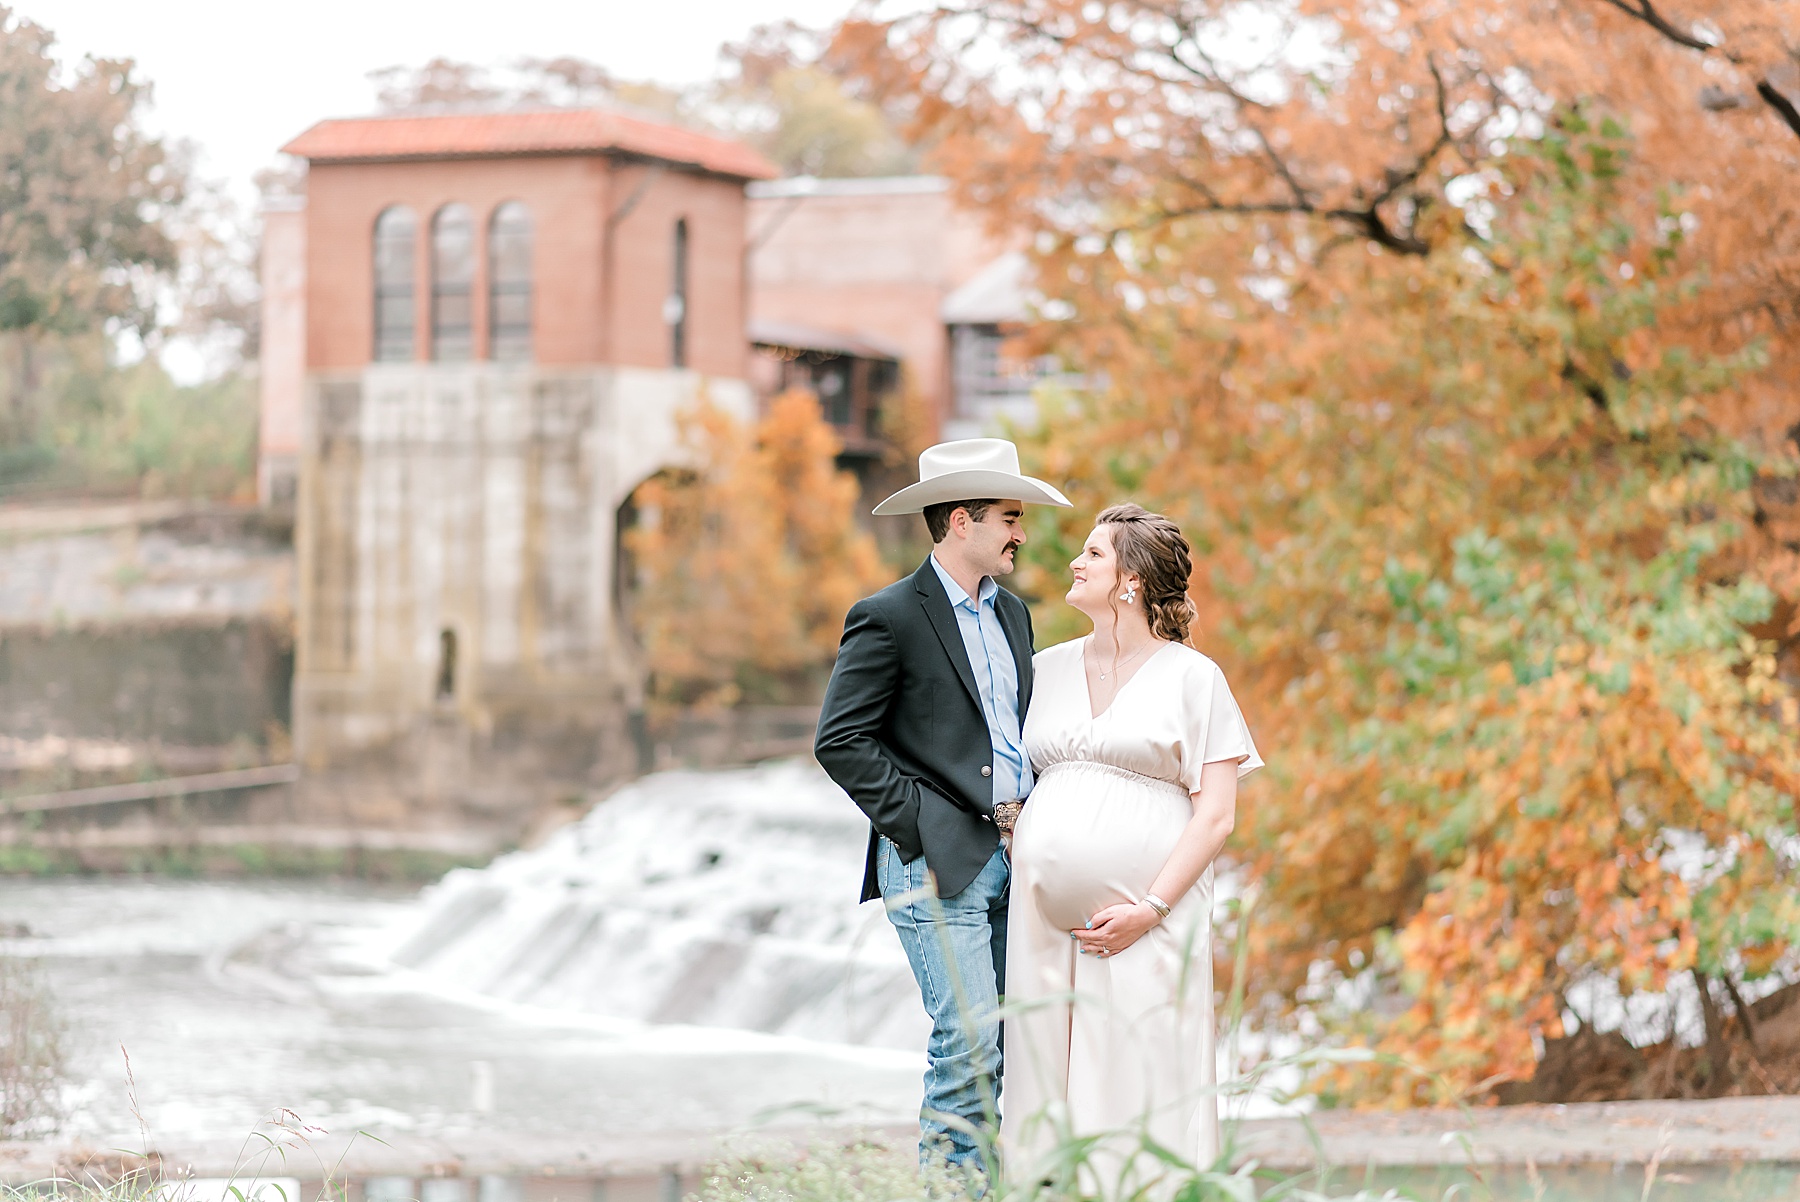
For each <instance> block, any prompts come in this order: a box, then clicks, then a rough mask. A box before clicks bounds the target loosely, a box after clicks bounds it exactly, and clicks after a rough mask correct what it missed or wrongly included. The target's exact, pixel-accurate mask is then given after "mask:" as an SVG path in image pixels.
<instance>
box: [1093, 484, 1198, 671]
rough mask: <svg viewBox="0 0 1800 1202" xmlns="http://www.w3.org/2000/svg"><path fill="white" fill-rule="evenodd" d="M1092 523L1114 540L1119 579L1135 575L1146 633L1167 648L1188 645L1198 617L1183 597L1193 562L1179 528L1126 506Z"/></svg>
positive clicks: (1139, 507) (1115, 507)
mask: <svg viewBox="0 0 1800 1202" xmlns="http://www.w3.org/2000/svg"><path fill="white" fill-rule="evenodd" d="M1095 523H1096V524H1097V525H1101V526H1105V527H1106V528H1107V531H1108V532H1109V533H1110V534H1111V535H1112V543H1113V552H1114V554H1116V555H1117V556H1118V558H1119V575H1120V577H1121V578H1123V577H1124V576H1126V575H1127V574H1130V575H1135V576H1136V577H1137V578H1138V580H1139V581H1140V582H1141V583H1140V584H1139V586H1138V591H1139V593H1140V594H1141V595H1142V596H1143V599H1144V616H1145V617H1146V618H1148V619H1149V620H1150V633H1151V634H1153V635H1155V636H1156V637H1157V638H1159V639H1167V640H1168V641H1169V642H1171V643H1185V642H1187V641H1188V627H1189V626H1190V625H1192V624H1193V621H1194V618H1195V616H1196V615H1195V610H1194V603H1193V602H1192V601H1190V600H1188V595H1187V587H1188V577H1189V576H1190V575H1192V574H1193V570H1194V556H1193V548H1191V547H1189V546H1188V540H1187V539H1186V537H1184V536H1183V535H1182V533H1181V527H1179V526H1177V525H1176V524H1175V523H1174V522H1171V521H1170V520H1169V519H1168V518H1166V517H1164V516H1163V515H1162V514H1160V513H1151V512H1150V511H1149V510H1148V509H1145V508H1144V507H1143V506H1142V505H1133V504H1131V503H1130V502H1126V503H1125V504H1123V505H1113V506H1111V507H1109V508H1107V509H1105V510H1102V511H1101V514H1100V516H1099V517H1098V518H1096V519H1095Z"/></svg>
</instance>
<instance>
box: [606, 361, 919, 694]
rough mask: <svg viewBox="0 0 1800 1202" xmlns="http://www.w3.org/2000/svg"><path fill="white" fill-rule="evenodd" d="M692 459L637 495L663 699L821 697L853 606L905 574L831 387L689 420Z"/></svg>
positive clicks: (633, 541) (630, 544)
mask: <svg viewBox="0 0 1800 1202" xmlns="http://www.w3.org/2000/svg"><path fill="white" fill-rule="evenodd" d="M683 421H684V429H683V439H684V442H685V444H686V445H687V447H688V449H689V451H690V452H691V456H692V459H691V464H690V466H689V467H688V468H687V469H685V470H680V471H674V472H668V473H664V474H662V475H660V476H657V477H654V478H652V479H651V480H649V481H647V482H645V483H644V484H643V485H641V486H640V487H639V488H638V490H637V492H636V494H634V497H633V503H634V507H635V509H636V511H637V513H638V514H639V520H638V523H637V525H636V527H635V528H634V529H632V530H631V531H629V532H628V533H627V535H626V545H627V549H628V551H629V553H630V556H631V559H632V563H633V575H634V577H635V580H634V583H633V591H634V594H635V597H636V601H635V603H634V604H633V605H632V607H631V609H632V613H633V624H634V626H635V627H636V629H637V632H638V638H639V641H640V643H641V644H642V646H643V649H644V656H645V659H646V666H647V668H648V669H649V674H650V694H651V702H652V704H653V705H655V706H657V707H659V708H662V709H665V710H667V709H670V708H685V707H711V706H731V705H737V704H740V703H750V702H760V703H765V704H766V703H790V704H792V703H803V702H806V701H809V700H815V699H816V697H817V695H818V693H819V692H820V691H821V690H822V689H823V687H824V681H825V677H826V675H827V674H828V673H829V672H830V669H831V663H832V660H833V658H834V656H835V653H836V650H837V642H838V636H839V634H840V633H842V630H843V623H844V614H845V613H847V612H848V611H849V609H850V606H851V605H853V604H855V602H856V601H857V600H858V599H859V598H861V597H863V596H866V595H867V594H869V593H871V592H873V591H874V590H875V589H877V588H879V587H881V586H882V585H884V584H886V583H888V581H889V580H890V579H891V578H892V574H891V573H890V572H889V571H888V570H887V568H886V567H885V566H884V565H883V564H882V562H881V560H880V558H879V556H878V555H877V554H876V550H875V543H874V540H873V539H872V538H871V537H870V536H869V534H868V533H867V532H866V531H863V530H862V529H860V528H859V527H858V526H857V524H856V516H855V512H856V500H857V485H856V480H855V477H853V476H851V475H849V474H848V473H845V472H842V471H839V470H838V468H837V465H836V457H837V454H838V452H839V451H840V450H841V449H842V447H841V444H840V443H839V441H838V439H837V436H836V435H835V434H834V433H833V432H832V430H831V428H830V426H829V425H827V424H826V422H825V420H824V418H823V416H822V415H821V414H820V412H819V403H818V400H817V398H815V397H814V396H812V395H811V394H810V393H806V392H798V391H796V392H789V393H784V394H782V395H781V396H778V397H776V398H775V399H774V400H772V401H771V402H770V403H769V406H768V411H767V413H766V415H765V416H764V417H763V418H762V419H761V420H760V421H759V422H757V423H756V424H755V425H754V426H748V425H746V424H744V423H743V422H741V421H739V420H738V419H736V418H734V417H733V416H732V415H730V414H729V413H727V412H725V411H724V410H722V409H720V408H718V407H717V406H715V405H711V404H703V405H701V406H700V407H698V408H697V409H696V410H694V411H693V412H692V413H690V414H687V415H686V416H685V417H684V419H683Z"/></svg>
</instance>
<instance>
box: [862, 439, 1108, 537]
mask: <svg viewBox="0 0 1800 1202" xmlns="http://www.w3.org/2000/svg"><path fill="white" fill-rule="evenodd" d="M990 497H991V498H993V499H994V500H999V501H1024V502H1026V503H1027V504H1030V505H1060V506H1062V507H1063V508H1064V509H1072V508H1073V506H1072V505H1070V503H1069V498H1067V497H1065V496H1063V495H1062V494H1061V493H1059V492H1057V491H1056V490H1055V489H1054V488H1051V487H1050V486H1049V485H1048V484H1045V483H1044V482H1043V481H1042V480H1034V479H1033V478H1031V477H1030V476H1026V475H1022V474H1021V473H1020V472H1019V448H1018V447H1015V446H1014V445H1013V444H1012V443H1010V442H1008V441H1006V439H1004V438H964V439H959V440H958V441H956V442H940V443H938V444H937V446H935V447H927V448H925V451H924V453H923V454H921V455H920V456H919V482H918V483H917V484H909V485H907V486H906V487H905V488H903V489H901V490H900V491H899V492H897V493H895V494H894V495H893V496H891V497H889V498H888V499H887V500H885V501H883V502H882V503H881V504H879V505H877V506H876V507H875V510H874V513H875V516H876V517H888V516H890V515H892V514H897V513H919V512H921V511H922V510H923V509H924V508H925V507H926V506H927V505H940V504H942V503H943V502H945V501H980V500H985V499H987V498H990Z"/></svg>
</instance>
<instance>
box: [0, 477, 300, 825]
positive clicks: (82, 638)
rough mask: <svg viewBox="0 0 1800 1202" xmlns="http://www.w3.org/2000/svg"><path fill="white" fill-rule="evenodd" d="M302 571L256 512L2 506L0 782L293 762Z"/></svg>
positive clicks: (33, 786) (175, 505) (164, 506)
mask: <svg viewBox="0 0 1800 1202" xmlns="http://www.w3.org/2000/svg"><path fill="white" fill-rule="evenodd" d="M293 580H294V576H293V555H292V548H291V544H290V542H289V531H288V529H287V528H286V527H285V526H284V525H282V524H280V523H271V522H270V521H269V520H268V519H267V518H266V516H265V515H262V514H259V513H257V512H254V511H250V512H245V511H239V510H232V509H224V508H212V507H207V506H196V505H190V504H184V503H179V502H158V503H115V504H102V505H92V504H89V505H75V506H67V507H58V508H26V507H5V508H0V788H4V789H5V790H6V791H8V792H11V793H19V792H23V793H32V792H42V791H45V790H54V789H60V788H67V787H75V786H81V785H86V784H101V783H110V782H113V781H117V780H133V779H139V778H142V777H156V776H164V775H185V774H191V773H203V772H209V771H215V770H218V769H223V768H230V767H237V766H241V765H245V764H256V763H267V762H273V761H281V760H285V759H286V758H287V757H288V754H289V745H288V744H289V740H288V729H287V728H288V721H289V695H290V687H291V684H292V678H293V625H292V622H293V596H292V590H293Z"/></svg>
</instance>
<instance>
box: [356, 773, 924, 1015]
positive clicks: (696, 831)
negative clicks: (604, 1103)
mask: <svg viewBox="0 0 1800 1202" xmlns="http://www.w3.org/2000/svg"><path fill="white" fill-rule="evenodd" d="M868 829H869V828H868V823H867V820H865V819H864V818H863V816H862V814H861V813H860V812H859V811H858V810H857V808H856V806H855V805H854V804H852V803H851V801H850V799H849V798H848V797H846V796H845V795H844V793H843V792H842V791H841V790H840V789H838V787H837V786H836V785H834V784H832V783H831V781H830V780H829V779H828V778H827V777H826V776H825V774H824V773H823V772H821V771H820V770H819V769H818V768H817V767H816V766H814V765H811V764H803V763H792V762H786V763H778V764H771V765H766V766H763V767H759V768H752V769H745V770H740V771H733V772H707V773H700V772H667V773H660V774H658V775H656V776H652V777H647V778H645V779H644V780H641V781H638V782H636V783H634V784H632V785H629V786H627V787H625V788H624V789H621V790H620V791H619V792H618V793H616V794H614V795H613V796H612V797H610V798H608V799H607V800H606V801H604V802H602V803H600V804H599V805H598V806H596V807H595V808H594V809H593V811H592V812H591V813H589V814H588V815H587V816H586V817H585V818H584V819H582V820H581V821H580V822H578V823H576V824H574V825H572V826H569V827H565V828H564V829H562V830H561V831H558V832H557V833H556V834H555V835H553V836H552V837H551V838H550V839H549V840H548V841H547V842H546V843H545V844H544V845H543V846H541V847H538V848H535V849H532V850H529V851H521V852H516V853H513V854H511V855H507V856H503V857H502V858H500V859H499V860H496V861H495V862H494V863H493V864H491V865H489V866H488V867H486V868H483V869H478V870H461V871H457V872H453V873H451V874H450V875H449V876H448V877H446V878H445V879H444V880H443V881H442V882H441V883H439V884H438V885H436V886H434V887H433V888H432V889H430V890H428V891H427V892H426V894H425V897H424V898H423V904H422V905H421V906H420V907H419V909H418V911H417V914H416V916H414V917H411V918H409V919H408V921H407V922H406V923H405V924H404V925H403V926H402V927H401V928H400V929H399V931H398V933H397V938H396V942H395V945H394V947H393V950H392V952H391V956H392V959H393V961H394V962H395V963H396V964H399V965H401V966H404V967H406V968H410V969H412V970H414V971H416V972H417V973H418V974H421V976H422V977H424V978H425V979H426V980H428V981H430V982H432V983H434V984H435V985H436V986H439V987H441V988H443V989H445V990H447V991H451V992H456V993H464V994H476V995H481V996H485V997H489V998H493V999H496V1000H499V1001H504V1002H512V1003H518V1004H522V1005H526V1006H531V1007H542V1008H547V1009H550V1010H558V1011H569V1012H576V1013H581V1014H589V1015H595V1016H603V1017H607V1018H615V1019H625V1020H636V1021H641V1022H646V1023H655V1024H670V1023H679V1024H691V1025H697V1026H706V1027H728V1028H737V1029H741V1030H750V1031H762V1032H768V1033H771V1034H778V1035H789V1036H798V1037H802V1038H805V1039H809V1040H824V1041H829V1042H834V1043H847V1044H860V1045H864V1046H875V1047H891V1048H905V1049H910V1050H917V1049H918V1048H921V1047H923V1046H924V1043H925V1036H926V1034H927V1031H928V1023H927V1020H926V1018H925V1014H924V1010H923V1007H921V1006H920V1004H919V998H918V990H917V988H916V986H915V985H914V984H913V980H912V975H911V973H910V972H909V971H908V969H907V965H906V960H905V958H904V956H903V955H902V953H901V951H900V946H899V942H898V940H896V939H895V938H894V935H893V932H892V931H891V930H890V929H889V927H888V922H887V919H886V917H885V915H884V914H883V913H882V911H881V907H880V906H879V905H875V904H870V905H866V906H858V904H857V902H856V898H857V895H858V892H859V887H860V885H861V877H862V867H863V855H864V846H865V842H866V840H867V838H868Z"/></svg>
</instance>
